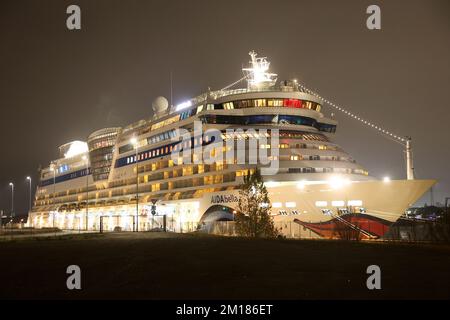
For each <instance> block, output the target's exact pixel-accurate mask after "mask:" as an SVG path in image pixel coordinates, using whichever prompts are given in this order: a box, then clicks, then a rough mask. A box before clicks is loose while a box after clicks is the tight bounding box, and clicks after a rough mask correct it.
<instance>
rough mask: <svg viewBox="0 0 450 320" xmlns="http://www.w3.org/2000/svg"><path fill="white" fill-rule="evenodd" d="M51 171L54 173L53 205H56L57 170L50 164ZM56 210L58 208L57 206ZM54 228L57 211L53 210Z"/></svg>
mask: <svg viewBox="0 0 450 320" xmlns="http://www.w3.org/2000/svg"><path fill="white" fill-rule="evenodd" d="M50 170H51V171H53V205H55V204H56V200H55V198H56V168H55V164H54V163H52V164H50ZM55 208H56V206H55ZM52 224H53V228H54V227H55V210H53V219H52Z"/></svg>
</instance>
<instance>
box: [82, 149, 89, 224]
mask: <svg viewBox="0 0 450 320" xmlns="http://www.w3.org/2000/svg"><path fill="white" fill-rule="evenodd" d="M83 160H84V161H86V231H87V230H88V227H89V222H88V221H89V220H88V219H89V159H88V157H87V156H83Z"/></svg>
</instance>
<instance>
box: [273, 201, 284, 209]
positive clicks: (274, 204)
mask: <svg viewBox="0 0 450 320" xmlns="http://www.w3.org/2000/svg"><path fill="white" fill-rule="evenodd" d="M272 207H274V208H281V207H282V204H281V202H274V203H272Z"/></svg>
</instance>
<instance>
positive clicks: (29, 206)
mask: <svg viewBox="0 0 450 320" xmlns="http://www.w3.org/2000/svg"><path fill="white" fill-rule="evenodd" d="M27 181H28V186H29V190H28V191H29V199H28V200H29V203H28V219H30V224H29V225H30V226H32V219H31V177H30V176H28V177H27Z"/></svg>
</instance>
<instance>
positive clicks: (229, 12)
mask: <svg viewBox="0 0 450 320" xmlns="http://www.w3.org/2000/svg"><path fill="white" fill-rule="evenodd" d="M70 4H77V5H79V6H80V7H81V11H82V29H81V30H79V31H69V30H68V29H67V28H66V18H67V14H66V8H67V6H68V5H70ZM371 4H377V5H379V6H380V7H381V20H382V29H381V30H368V29H367V28H366V18H367V17H368V15H367V14H366V13H365V12H366V8H367V7H368V6H369V5H371ZM0 7H1V9H0V143H1V152H2V156H1V158H0V209H4V210H6V211H8V212H9V210H10V205H11V204H10V191H9V187H8V183H9V182H10V181H12V182H14V183H15V184H16V193H15V196H16V202H15V205H16V214H23V213H25V212H26V211H27V208H28V200H27V199H28V198H27V197H28V195H27V190H28V189H27V184H26V181H25V177H26V176H27V175H31V176H32V178H33V182H34V183H35V182H36V181H37V178H38V175H37V169H38V166H39V165H42V166H45V165H47V164H48V163H49V161H50V160H52V159H55V158H57V156H58V149H57V147H58V146H59V145H61V144H64V143H66V142H69V141H72V140H85V139H86V137H87V136H88V135H89V134H90V133H91V132H93V131H95V130H97V129H100V128H103V127H108V126H125V125H127V124H129V123H131V122H134V121H137V120H139V119H142V118H148V117H150V116H151V113H152V109H151V102H152V100H153V99H154V98H155V97H156V96H159V95H164V96H166V97H169V96H170V71H172V72H173V90H174V91H173V102H174V104H176V103H179V102H182V101H184V100H186V99H188V98H191V97H194V96H196V95H198V94H200V93H202V92H204V91H206V90H207V88H208V87H211V88H212V89H213V90H214V89H220V88H222V87H224V86H226V85H227V84H229V83H232V82H234V81H235V80H237V79H239V78H240V77H241V76H242V72H241V67H242V65H246V64H247V62H248V60H249V56H248V52H249V51H250V50H255V51H257V52H258V53H259V55H260V56H267V57H268V58H269V60H270V61H271V63H272V64H271V67H272V72H276V73H278V75H279V77H278V78H279V80H284V79H290V78H297V79H298V80H299V81H300V82H302V83H304V84H305V85H306V86H308V87H310V88H311V89H315V90H317V91H318V92H319V93H321V94H322V96H324V97H327V98H329V99H331V100H333V101H334V102H335V103H338V104H340V105H342V106H345V107H346V108H347V109H349V110H351V111H353V112H355V113H357V114H359V115H361V116H363V117H365V118H367V119H369V120H371V121H373V122H374V123H377V124H379V125H381V126H383V127H386V128H387V129H389V130H391V131H393V132H394V133H396V134H399V135H402V136H406V135H410V136H412V138H413V147H414V161H415V169H416V171H415V172H416V177H417V178H434V179H438V180H439V182H438V184H437V185H436V187H434V189H433V195H434V200H435V202H437V201H439V202H443V198H444V197H445V196H450V170H449V169H450V168H449V165H448V163H449V159H450V147H449V145H450V142H449V138H450V125H449V119H450V109H449V100H450V63H449V57H450V43H449V39H450V19H449V18H450V1H448V0H443V1H429V0H428V1H410V0H408V1H361V0H355V1H313V0H311V1H300V0H294V1H273V0H271V1H261V0H257V1H253V0H252V1H248V0H246V1H243V0H239V1H231V0H227V1H212V0H202V1H199V0H192V1H171V0H161V1H130V0H126V1H125V0H123V1H113V0H103V1H98V0H89V1H80V0H71V1H61V0H52V1H49V0H40V1H31V0H29V1H24V0H3V1H2V2H1V4H0ZM329 113H330V109H328V108H326V109H325V114H326V115H329ZM336 118H337V119H338V121H339V125H338V131H337V134H336V141H337V142H338V143H339V144H340V145H341V146H342V147H343V148H344V149H345V150H346V151H348V152H349V153H350V154H351V155H352V156H353V157H354V158H355V159H356V160H357V161H358V162H359V163H361V164H362V165H363V166H364V167H365V168H367V169H368V170H369V172H370V174H371V175H373V176H375V177H379V178H381V177H383V176H385V175H389V176H391V177H392V178H393V179H403V178H405V175H406V173H405V164H404V157H405V155H404V152H403V148H402V146H401V145H399V144H396V143H394V142H392V141H390V140H388V139H386V138H384V137H383V136H380V135H379V134H378V133H376V132H375V131H374V130H372V129H369V128H367V127H364V126H363V125H362V124H360V123H358V122H355V121H354V120H351V119H348V118H346V117H345V116H344V115H343V114H339V113H336ZM430 201H431V199H430V193H428V194H427V195H426V196H425V197H424V199H423V200H422V203H423V202H426V203H428V204H429V203H430Z"/></svg>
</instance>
